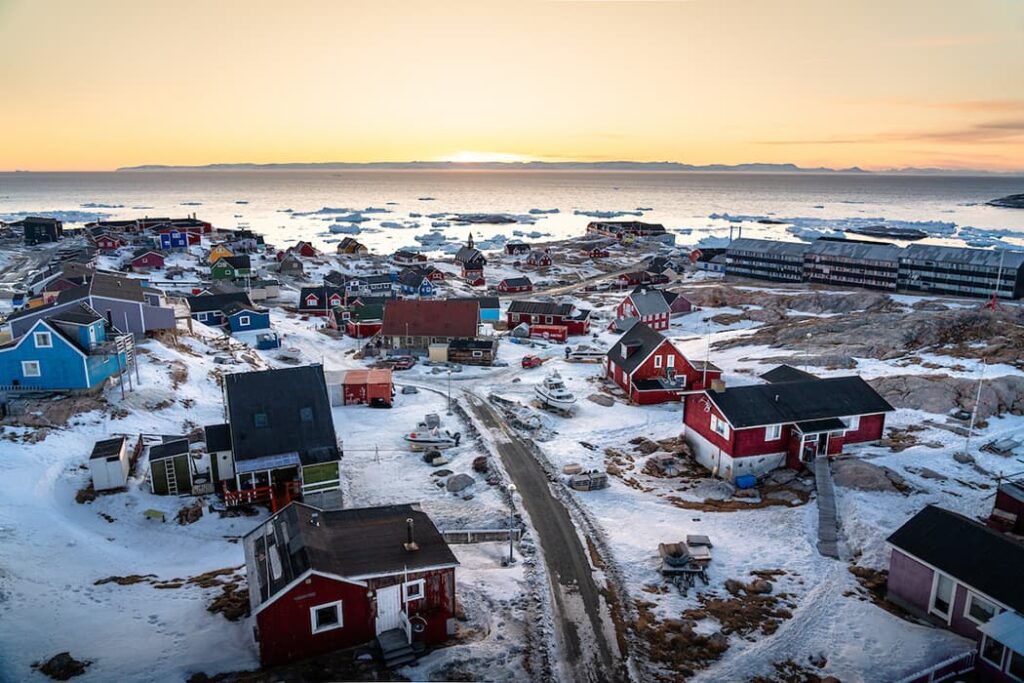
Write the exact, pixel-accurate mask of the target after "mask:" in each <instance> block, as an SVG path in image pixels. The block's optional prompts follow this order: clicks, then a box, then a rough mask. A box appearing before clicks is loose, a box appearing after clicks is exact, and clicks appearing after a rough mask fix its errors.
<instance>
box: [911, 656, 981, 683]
mask: <svg viewBox="0 0 1024 683" xmlns="http://www.w3.org/2000/svg"><path fill="white" fill-rule="evenodd" d="M974 657H975V652H974V650H971V651H970V652H964V653H963V654H960V655H956V656H955V657H950V658H949V659H945V660H943V661H941V662H939V663H938V664H935V665H933V666H930V667H928V668H927V669H925V670H923V671H918V672H917V673H916V674H913V675H911V676H907V677H906V678H901V679H900V680H899V681H898V683H942V681H948V680H950V679H951V678H955V677H957V676H962V675H963V674H965V673H968V672H970V671H973V670H974Z"/></svg>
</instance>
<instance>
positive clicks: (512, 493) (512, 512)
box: [508, 484, 516, 566]
mask: <svg viewBox="0 0 1024 683" xmlns="http://www.w3.org/2000/svg"><path fill="white" fill-rule="evenodd" d="M515 516H516V485H515V484H509V485H508V564H509V566H512V565H513V564H515V563H516V558H515V556H514V555H513V554H512V539H513V533H512V532H513V531H515V524H516V518H515Z"/></svg>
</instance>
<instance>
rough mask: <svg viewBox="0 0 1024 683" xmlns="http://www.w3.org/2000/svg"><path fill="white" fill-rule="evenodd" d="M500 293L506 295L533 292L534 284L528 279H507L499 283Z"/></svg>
mask: <svg viewBox="0 0 1024 683" xmlns="http://www.w3.org/2000/svg"><path fill="white" fill-rule="evenodd" d="M498 291H499V292H503V293H506V294H509V293H515V292H532V291H533V282H531V281H530V278H528V277H507V278H505V279H504V280H502V281H501V282H499V283H498Z"/></svg>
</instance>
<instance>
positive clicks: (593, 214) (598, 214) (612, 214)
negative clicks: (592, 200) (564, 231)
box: [573, 209, 644, 218]
mask: <svg viewBox="0 0 1024 683" xmlns="http://www.w3.org/2000/svg"><path fill="white" fill-rule="evenodd" d="M573 214H574V215H576V216H587V217H588V218H619V217H621V216H642V215H644V214H643V212H642V211H584V210H582V209H576V210H575V211H573Z"/></svg>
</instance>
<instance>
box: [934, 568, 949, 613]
mask: <svg viewBox="0 0 1024 683" xmlns="http://www.w3.org/2000/svg"><path fill="white" fill-rule="evenodd" d="M952 603H953V579H951V578H949V577H948V576H946V575H945V574H939V573H938V572H936V573H935V585H934V587H933V595H932V609H931V611H932V612H935V613H936V614H938V615H941V616H943V617H948V616H949V606H950V605H951V604H952Z"/></svg>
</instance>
